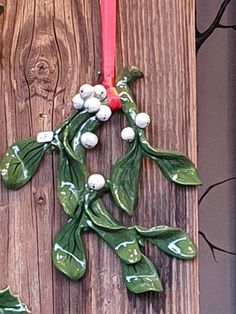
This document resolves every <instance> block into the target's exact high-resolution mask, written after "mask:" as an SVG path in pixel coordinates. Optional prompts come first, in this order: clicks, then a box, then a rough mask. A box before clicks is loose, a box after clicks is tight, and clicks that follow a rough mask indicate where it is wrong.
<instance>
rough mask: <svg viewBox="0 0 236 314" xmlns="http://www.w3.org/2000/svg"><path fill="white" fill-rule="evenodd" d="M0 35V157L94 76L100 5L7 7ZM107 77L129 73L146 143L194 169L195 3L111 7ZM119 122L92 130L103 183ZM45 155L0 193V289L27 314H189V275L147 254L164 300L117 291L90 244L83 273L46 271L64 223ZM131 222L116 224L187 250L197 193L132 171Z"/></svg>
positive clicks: (47, 122) (150, 167) (194, 283)
mask: <svg viewBox="0 0 236 314" xmlns="http://www.w3.org/2000/svg"><path fill="white" fill-rule="evenodd" d="M5 4H6V7H5V14H4V16H3V17H2V18H1V20H0V24H1V25H0V27H1V38H2V40H1V64H0V66H1V77H0V80H1V81H0V88H1V91H0V93H1V94H0V95H1V97H0V125H1V128H0V139H1V140H0V155H2V154H3V153H4V151H5V149H6V147H7V146H8V145H9V144H11V143H12V142H13V141H15V140H17V139H20V138H22V137H27V136H35V135H36V134H37V132H39V131H43V130H44V131H46V130H52V129H53V128H54V127H55V126H56V125H57V124H58V123H59V122H60V121H62V120H64V119H65V117H66V116H67V115H68V114H69V113H70V112H71V110H72V108H71V98H72V96H73V95H74V94H75V92H76V91H77V90H78V88H79V86H80V84H82V83H84V82H90V83H95V82H96V79H97V72H98V70H100V69H101V45H100V42H101V33H100V15H99V0H64V1H63V0H20V1H17V0H8V1H7V3H5ZM117 14H118V23H117V24H118V25H117V27H118V30H117V33H118V38H117V49H118V50H117V67H118V69H119V68H122V67H123V66H124V65H127V64H133V65H136V66H138V67H139V68H141V69H142V70H143V72H144V73H145V79H143V80H141V81H139V82H137V83H136V84H135V86H134V88H133V90H134V94H135V96H136V99H137V103H138V104H139V110H140V111H145V112H148V113H149V114H150V116H151V117H152V123H151V125H150V127H149V128H148V130H147V134H148V138H149V140H150V141H151V142H152V143H153V144H155V145H156V146H159V147H162V148H172V149H178V150H180V151H182V152H184V153H186V154H188V155H189V156H190V157H191V158H192V159H193V160H195V161H196V148H197V143H196V98H195V96H196V95H195V93H196V82H195V61H196V60H195V34H194V31H195V3H194V0H148V1H146V0H139V1H137V0H128V1H127V0H119V1H118V12H117ZM124 125H125V124H124V118H123V116H122V115H121V114H116V115H115V116H114V117H113V118H112V120H110V121H109V122H107V123H106V124H104V125H103V127H102V129H101V130H99V132H98V134H99V138H100V145H99V147H98V148H96V149H95V150H94V151H92V152H91V153H89V156H88V162H89V166H90V169H91V171H99V172H101V173H104V174H105V175H107V174H108V173H109V170H110V166H111V164H112V163H114V162H115V160H116V158H117V157H118V156H120V155H121V154H122V151H123V148H124V147H123V146H122V144H121V141H120V131H121V129H122V128H123V127H124ZM56 167H57V158H56V155H53V156H52V154H50V153H48V154H46V157H45V158H44V161H43V163H42V164H41V166H40V169H39V171H38V172H37V174H36V175H35V176H34V178H33V180H32V181H31V182H30V183H29V184H27V185H26V186H25V187H23V188H22V189H20V190H18V191H8V190H7V189H6V188H5V187H4V186H3V185H1V186H0V193H1V194H0V287H3V286H5V285H7V284H10V286H11V287H12V289H13V291H14V292H17V293H19V294H20V295H21V296H22V298H23V300H24V301H25V302H27V303H28V304H29V305H30V307H31V308H32V312H33V314H67V313H68V314H69V313H70V314H75V313H81V314H95V313H96V314H105V313H107V314H121V313H122V314H130V313H132V314H141V313H142V314H143V313H150V314H152V313H158V314H159V313H161V314H164V313H165V314H198V266H197V261H195V262H182V261H177V260H174V259H171V258H169V257H167V256H166V255H164V254H161V253H159V252H157V250H156V249H154V248H153V247H151V246H150V247H148V248H147V249H146V252H147V254H148V256H149V257H150V258H151V259H152V261H153V262H154V263H155V265H156V266H157V268H158V270H159V273H160V277H161V279H162V282H163V284H164V289H165V291H164V293H160V294H156V293H149V294H145V295H141V296H136V295H132V294H130V293H127V291H126V289H125V287H124V286H123V283H122V281H121V273H120V266H119V262H118V260H117V258H116V256H114V255H113V253H112V252H111V250H110V249H109V248H108V247H107V246H106V245H105V244H104V243H103V242H102V241H101V240H100V239H98V238H97V237H96V235H93V234H89V235H86V236H85V238H84V242H85V243H86V252H87V259H88V270H87V273H86V275H85V277H84V278H83V279H82V280H81V281H80V282H72V281H69V280H67V279H66V278H65V277H64V276H63V275H62V274H60V273H59V272H57V271H56V270H55V269H54V268H53V266H52V262H51V246H52V239H53V236H54V235H55V233H56V232H57V230H58V229H59V228H60V226H61V224H63V222H64V221H65V215H64V214H63V212H62V209H61V208H60V206H59V204H58V202H57V200H56V197H55V173H56ZM139 195H140V197H139V203H138V207H137V210H136V212H135V216H134V218H132V219H130V218H127V217H124V215H122V214H120V212H119V211H118V209H117V208H115V206H114V204H113V203H112V202H111V200H110V199H109V198H107V199H106V202H107V204H108V206H109V208H110V211H111V212H112V213H113V214H114V215H115V216H116V217H117V218H118V219H119V220H120V221H124V222H125V223H127V224H131V223H135V224H141V225H144V226H153V225H157V224H168V225H173V226H178V227H181V228H184V229H186V230H187V231H188V232H189V233H190V234H191V235H192V236H193V237H194V239H195V242H197V230H198V225H197V207H196V199H197V195H196V190H195V189H191V188H187V189H185V188H181V187H176V186H174V185H173V184H171V183H169V182H167V181H166V180H165V179H163V178H162V177H161V176H160V173H159V170H158V169H157V168H156V166H155V165H154V163H153V162H152V161H150V160H145V161H144V164H143V176H142V180H141V184H140V194H139Z"/></svg>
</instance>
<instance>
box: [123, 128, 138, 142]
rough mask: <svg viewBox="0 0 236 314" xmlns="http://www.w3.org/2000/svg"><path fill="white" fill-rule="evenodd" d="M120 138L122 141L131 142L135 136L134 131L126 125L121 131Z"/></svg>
mask: <svg viewBox="0 0 236 314" xmlns="http://www.w3.org/2000/svg"><path fill="white" fill-rule="evenodd" d="M121 138H122V140H124V141H128V142H132V141H133V140H134V138H135V132H134V130H133V129H132V128H130V127H127V128H124V129H123V130H122V131H121Z"/></svg>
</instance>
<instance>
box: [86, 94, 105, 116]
mask: <svg viewBox="0 0 236 314" xmlns="http://www.w3.org/2000/svg"><path fill="white" fill-rule="evenodd" d="M100 107H101V101H100V100H99V99H98V98H96V97H91V98H89V99H87V100H85V102H84V109H85V110H87V111H88V112H90V113H92V112H97V111H98V110H99V109H100Z"/></svg>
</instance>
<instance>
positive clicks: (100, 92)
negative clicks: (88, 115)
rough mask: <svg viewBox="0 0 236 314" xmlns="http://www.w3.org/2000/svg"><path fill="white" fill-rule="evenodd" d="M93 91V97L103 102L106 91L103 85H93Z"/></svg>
mask: <svg viewBox="0 0 236 314" xmlns="http://www.w3.org/2000/svg"><path fill="white" fill-rule="evenodd" d="M93 90H94V93H95V96H96V97H97V98H98V99H100V100H103V99H105V98H106V97H107V91H106V88H105V87H104V86H103V85H100V84H98V85H95V86H94V87H93Z"/></svg>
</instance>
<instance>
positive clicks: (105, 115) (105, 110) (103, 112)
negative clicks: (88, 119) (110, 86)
mask: <svg viewBox="0 0 236 314" xmlns="http://www.w3.org/2000/svg"><path fill="white" fill-rule="evenodd" d="M111 115H112V111H111V108H110V107H108V106H106V105H101V107H100V109H99V110H98V112H97V113H96V117H97V119H98V120H100V121H107V120H109V119H110V117H111Z"/></svg>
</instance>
